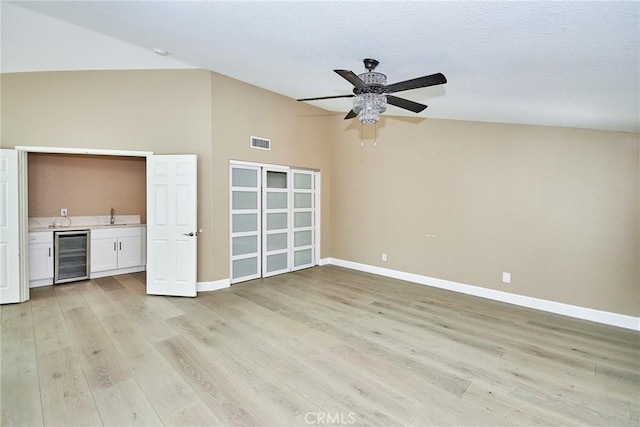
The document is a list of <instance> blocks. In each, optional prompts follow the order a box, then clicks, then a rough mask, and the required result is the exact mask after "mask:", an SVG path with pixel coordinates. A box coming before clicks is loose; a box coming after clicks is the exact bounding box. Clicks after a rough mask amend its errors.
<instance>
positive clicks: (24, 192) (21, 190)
mask: <svg viewBox="0 0 640 427" xmlns="http://www.w3.org/2000/svg"><path fill="white" fill-rule="evenodd" d="M14 150H16V152H17V155H18V200H19V203H20V207H21V208H22V209H20V210H19V212H18V232H19V234H20V235H19V243H18V244H19V245H20V255H21V256H20V261H19V263H20V266H19V268H20V272H21V280H20V297H21V298H20V299H21V301H26V300H28V299H29V292H30V291H29V247H28V241H29V202H28V200H29V197H28V188H29V185H28V184H29V182H28V179H29V176H28V171H27V155H28V154H29V153H48V154H85V155H95V156H127V157H145V158H146V157H149V156H153V155H154V153H153V152H152V151H130V150H108V149H100V148H72V147H36V146H22V145H20V146H16V147H14Z"/></svg>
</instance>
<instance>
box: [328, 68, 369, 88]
mask: <svg viewBox="0 0 640 427" xmlns="http://www.w3.org/2000/svg"><path fill="white" fill-rule="evenodd" d="M333 71H335V72H336V73H338V74H340V76H342V77H343V78H344V79H345V80H347V81H348V82H349V83H351V84H352V85H354V86H355V87H357V88H360V89H364V88H366V87H367V84H366V83H365V82H363V81H362V79H361V78H360V77H358V76H356V75H355V74H354V73H353V71H349V70H333Z"/></svg>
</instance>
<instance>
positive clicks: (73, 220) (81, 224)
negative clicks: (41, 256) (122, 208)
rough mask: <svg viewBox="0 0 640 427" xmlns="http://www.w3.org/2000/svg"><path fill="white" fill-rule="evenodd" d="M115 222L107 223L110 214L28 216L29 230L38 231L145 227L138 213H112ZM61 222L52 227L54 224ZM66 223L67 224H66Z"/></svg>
mask: <svg viewBox="0 0 640 427" xmlns="http://www.w3.org/2000/svg"><path fill="white" fill-rule="evenodd" d="M114 218H115V224H113V225H111V224H109V222H110V220H111V216H110V215H100V216H68V217H34V218H29V232H30V233H32V232H38V231H76V230H99V229H108V228H122V227H146V226H147V224H141V223H140V215H114ZM56 223H58V224H62V225H61V226H59V227H54V224H56ZM67 224H68V225H67Z"/></svg>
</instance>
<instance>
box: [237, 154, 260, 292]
mask: <svg viewBox="0 0 640 427" xmlns="http://www.w3.org/2000/svg"><path fill="white" fill-rule="evenodd" d="M229 168H230V174H229V175H230V176H229V180H230V183H231V186H230V187H229V191H230V197H229V198H230V204H231V206H230V208H231V209H230V210H229V211H230V221H229V222H230V226H231V230H230V231H231V236H230V241H229V247H230V248H229V249H230V250H229V252H230V262H231V265H230V270H231V271H230V276H231V278H230V279H231V283H238V282H242V281H245V280H251V279H255V278H257V277H260V274H261V272H262V265H261V264H262V257H261V255H260V252H261V247H262V241H261V240H260V239H261V238H262V217H261V213H260V208H261V204H262V202H261V198H260V197H261V190H260V188H261V187H262V184H261V181H262V170H261V168H259V167H256V166H248V165H246V166H245V165H233V164H231V165H230V166H229Z"/></svg>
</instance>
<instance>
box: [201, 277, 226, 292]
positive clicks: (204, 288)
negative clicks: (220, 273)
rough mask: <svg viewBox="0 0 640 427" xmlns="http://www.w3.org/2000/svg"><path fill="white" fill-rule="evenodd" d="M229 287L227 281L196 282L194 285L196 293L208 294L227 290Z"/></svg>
mask: <svg viewBox="0 0 640 427" xmlns="http://www.w3.org/2000/svg"><path fill="white" fill-rule="evenodd" d="M229 286H231V281H230V280H229V279H222V280H214V281H212V282H198V283H196V292H209V291H217V290H219V289H224V288H228V287H229Z"/></svg>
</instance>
